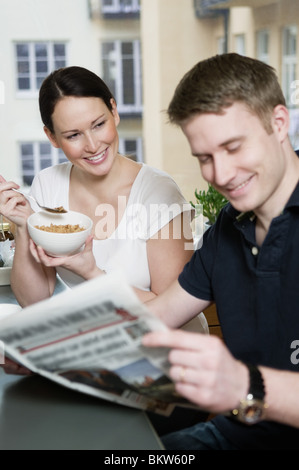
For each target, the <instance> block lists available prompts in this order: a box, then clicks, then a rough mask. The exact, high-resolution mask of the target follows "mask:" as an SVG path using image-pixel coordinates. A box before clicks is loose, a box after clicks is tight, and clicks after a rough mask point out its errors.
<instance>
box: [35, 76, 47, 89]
mask: <svg viewBox="0 0 299 470" xmlns="http://www.w3.org/2000/svg"><path fill="white" fill-rule="evenodd" d="M46 76H47V75H42V76H40V77H36V80H35V84H36V89H37V90H39V89H40V87H41V85H42V83H43V81H44V79H45V78H46Z"/></svg>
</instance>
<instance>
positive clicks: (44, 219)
mask: <svg viewBox="0 0 299 470" xmlns="http://www.w3.org/2000/svg"><path fill="white" fill-rule="evenodd" d="M51 224H53V225H67V224H70V225H77V224H79V225H80V227H83V228H84V230H82V231H81V232H73V233H57V232H46V231H45V230H40V229H38V228H36V227H35V226H36V225H37V226H42V225H45V226H50V225H51ZM92 224H93V222H92V220H91V219H90V218H89V217H87V215H85V214H81V213H80V212H74V211H69V212H66V213H65V214H51V213H49V212H45V211H40V212H35V213H34V214H31V215H30V216H29V217H28V220H27V227H28V231H29V235H30V237H31V238H32V240H33V241H34V243H35V244H36V245H39V246H41V247H42V248H43V249H44V250H45V252H46V253H47V254H48V255H50V256H55V257H57V256H65V255H70V254H73V253H76V252H77V251H78V250H79V249H80V248H81V247H82V246H83V245H84V243H85V240H86V238H87V237H88V235H89V234H90V233H91V229H92Z"/></svg>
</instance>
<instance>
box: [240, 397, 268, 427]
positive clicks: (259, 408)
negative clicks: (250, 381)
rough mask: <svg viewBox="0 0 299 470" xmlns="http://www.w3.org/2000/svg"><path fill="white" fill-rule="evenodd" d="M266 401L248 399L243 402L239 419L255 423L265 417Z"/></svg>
mask: <svg viewBox="0 0 299 470" xmlns="http://www.w3.org/2000/svg"><path fill="white" fill-rule="evenodd" d="M263 416H264V403H263V401H262V400H254V399H253V400H248V401H245V402H243V403H242V404H241V407H240V409H239V419H240V420H241V421H243V422H244V423H247V424H255V423H258V422H259V421H261V420H262V419H263Z"/></svg>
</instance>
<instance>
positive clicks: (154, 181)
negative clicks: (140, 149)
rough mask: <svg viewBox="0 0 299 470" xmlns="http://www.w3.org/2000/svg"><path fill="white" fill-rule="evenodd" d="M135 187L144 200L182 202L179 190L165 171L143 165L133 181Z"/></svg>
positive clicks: (182, 198)
mask: <svg viewBox="0 0 299 470" xmlns="http://www.w3.org/2000/svg"><path fill="white" fill-rule="evenodd" d="M135 187H136V189H138V190H139V191H140V192H141V194H142V195H143V196H144V197H146V198H151V199H159V200H165V202H168V203H169V202H171V199H173V200H174V202H177V200H178V199H179V200H182V201H183V200H184V197H183V195H182V193H181V190H180V188H179V186H178V185H177V183H176V182H175V181H174V179H173V178H172V177H171V176H170V175H169V174H168V173H166V172H165V171H163V170H160V169H158V168H154V167H152V166H150V165H147V164H143V165H142V168H141V170H140V172H139V173H138V175H137V177H136V180H135Z"/></svg>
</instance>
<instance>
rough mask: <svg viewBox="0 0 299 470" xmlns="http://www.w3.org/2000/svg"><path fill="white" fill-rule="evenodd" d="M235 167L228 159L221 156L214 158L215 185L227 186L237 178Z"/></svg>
mask: <svg viewBox="0 0 299 470" xmlns="http://www.w3.org/2000/svg"><path fill="white" fill-rule="evenodd" d="M235 171H236V170H235V167H234V165H233V162H232V161H230V159H229V158H228V157H225V156H224V155H221V156H219V157H216V158H214V178H213V179H214V183H215V184H216V185H217V186H226V185H227V184H228V183H229V182H230V181H231V180H232V179H233V178H234V176H235Z"/></svg>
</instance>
